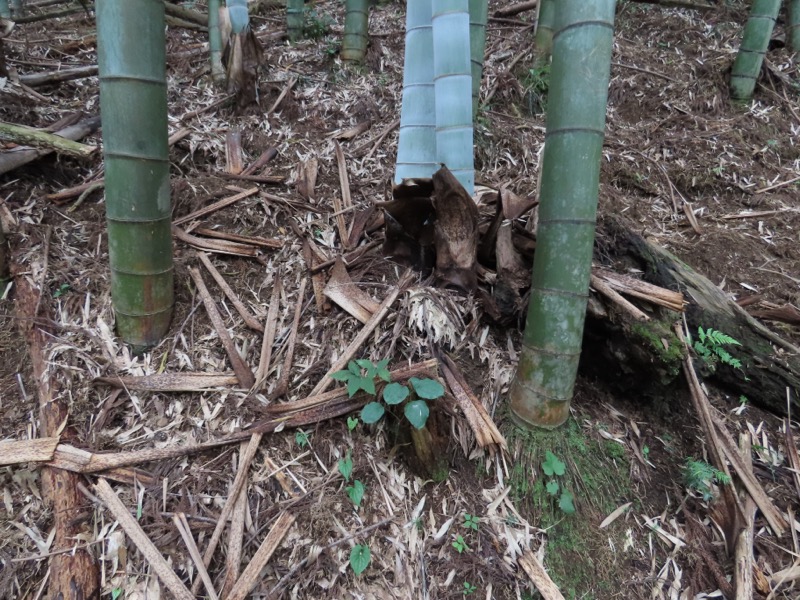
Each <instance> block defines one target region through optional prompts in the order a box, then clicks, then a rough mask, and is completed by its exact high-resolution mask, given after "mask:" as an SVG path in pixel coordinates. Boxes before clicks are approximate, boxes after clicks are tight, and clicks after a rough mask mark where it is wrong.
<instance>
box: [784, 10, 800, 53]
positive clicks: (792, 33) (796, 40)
mask: <svg viewBox="0 0 800 600" xmlns="http://www.w3.org/2000/svg"><path fill="white" fill-rule="evenodd" d="M787 27H788V35H787V37H788V39H789V47H790V48H791V49H792V52H794V61H795V62H798V61H800V0H789V22H788V25H787Z"/></svg>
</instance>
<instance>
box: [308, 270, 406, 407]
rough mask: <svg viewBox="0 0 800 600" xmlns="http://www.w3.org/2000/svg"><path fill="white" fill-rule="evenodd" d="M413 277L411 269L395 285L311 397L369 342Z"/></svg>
mask: <svg viewBox="0 0 800 600" xmlns="http://www.w3.org/2000/svg"><path fill="white" fill-rule="evenodd" d="M412 278H413V276H412V274H411V269H407V270H406V271H405V272H404V273H403V274H402V275H401V276H400V280H399V281H398V283H397V285H395V286H394V287H393V288H392V290H391V291H390V292H389V293H388V294H387V295H386V298H385V299H384V301H383V302H381V305H380V307H379V308H378V310H377V311H375V314H373V315H372V318H370V320H369V321H368V322H367V323H366V324H365V325H364V327H363V328H362V329H361V331H359V332H358V335H357V336H356V337H355V339H354V340H353V341H352V342H350V344H349V345H348V346H347V348H345V349H344V350H343V351H342V354H341V356H340V357H339V359H338V360H336V361H335V362H334V363H333V365H331V367H330V369H328V372H327V373H325V375H323V377H322V379H321V380H320V381H319V383H317V385H316V386H314V389H313V390H311V395H312V396H313V395H315V394H321V393H322V392H324V391H325V390H327V389H328V388H329V387H330V386H331V384H332V383H333V379H331V374H333V373H335V372H336V371H341V370H342V369H344V368H345V367H347V363H348V362H350V360H351V359H352V358H353V356H354V355H355V353H356V352H357V351H358V349H359V348H361V346H362V345H363V344H364V342H365V341H367V338H368V337H369V336H370V335H371V334H372V332H373V331H375V328H376V327H377V326H378V325H379V324H380V322H381V321H383V319H384V318H385V317H386V315H387V314H388V313H389V309H390V308H391V306H392V304H394V301H395V300H397V297H398V296H399V295H400V293H401V292H402V291H403V290H404V288H405V287H406V286H407V285H408V284H409V283H411V280H412Z"/></svg>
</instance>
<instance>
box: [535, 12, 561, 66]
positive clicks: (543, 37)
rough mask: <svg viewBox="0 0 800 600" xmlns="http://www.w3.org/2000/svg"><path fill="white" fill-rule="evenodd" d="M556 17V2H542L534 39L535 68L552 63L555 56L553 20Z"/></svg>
mask: <svg viewBox="0 0 800 600" xmlns="http://www.w3.org/2000/svg"><path fill="white" fill-rule="evenodd" d="M555 15H556V0H541V2H540V3H539V19H538V20H537V22H536V34H535V36H534V38H533V54H534V57H535V58H534V61H533V66H534V67H536V68H541V67H543V66H544V65H546V64H548V63H549V62H550V56H551V55H552V54H553V20H554V19H555Z"/></svg>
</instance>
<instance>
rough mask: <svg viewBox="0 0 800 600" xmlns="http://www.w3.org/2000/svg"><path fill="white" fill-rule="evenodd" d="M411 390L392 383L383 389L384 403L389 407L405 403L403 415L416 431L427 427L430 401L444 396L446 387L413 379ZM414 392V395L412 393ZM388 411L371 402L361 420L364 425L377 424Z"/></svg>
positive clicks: (429, 380) (429, 381)
mask: <svg viewBox="0 0 800 600" xmlns="http://www.w3.org/2000/svg"><path fill="white" fill-rule="evenodd" d="M408 383H409V384H410V388H409V387H408V386H405V385H402V384H400V383H390V384H388V385H387V386H386V387H385V388H383V402H384V403H385V404H386V405H387V406H395V405H398V404H401V403H404V402H405V406H404V407H403V414H404V415H405V417H406V419H408V422H409V423H411V425H413V426H414V427H415V428H416V429H422V428H423V427H425V423H427V421H428V417H429V416H430V409H429V408H428V402H427V401H428V400H436V399H437V398H441V397H442V396H444V387H443V386H442V384H441V383H439V382H438V381H435V380H433V379H428V378H425V379H418V378H417V377H412V378H411V379H409V380H408ZM412 392H413V393H412ZM385 413H386V409H385V408H384V406H383V404H381V403H380V402H370V403H369V404H367V405H366V406H365V407H364V408H363V410H362V411H361V420H362V421H364V423H377V422H378V421H379V420H380V419H381V418H382V417H383V415H384V414H385Z"/></svg>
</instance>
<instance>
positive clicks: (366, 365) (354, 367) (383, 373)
mask: <svg viewBox="0 0 800 600" xmlns="http://www.w3.org/2000/svg"><path fill="white" fill-rule="evenodd" d="M388 364H389V359H388V358H385V359H384V360H381V361H379V362H378V363H377V364H376V363H373V362H372V361H371V360H367V359H363V358H362V359H359V360H351V361H350V362H349V363H348V364H347V368H346V369H343V370H341V371H336V372H335V373H332V374H331V377H332V378H333V379H335V380H336V381H344V382H345V383H346V384H347V394H348V395H349V396H350V397H351V398H352V397H353V396H355V394H356V393H357V392H358V391H359V390H364V391H365V392H367V393H368V394H372V395H373V396H374V395H375V378H378V379H381V380H383V381H387V382H388V381H390V380H391V378H392V376H391V374H390V373H389V371H388V370H387V369H386V365H388Z"/></svg>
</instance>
